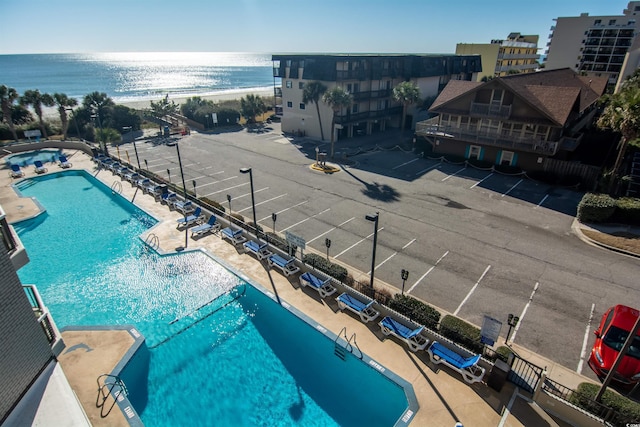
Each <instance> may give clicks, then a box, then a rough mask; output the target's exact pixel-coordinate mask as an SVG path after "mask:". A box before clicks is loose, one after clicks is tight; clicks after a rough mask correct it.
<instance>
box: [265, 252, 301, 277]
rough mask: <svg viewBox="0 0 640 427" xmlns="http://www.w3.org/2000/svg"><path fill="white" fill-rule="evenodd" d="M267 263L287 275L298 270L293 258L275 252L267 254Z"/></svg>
mask: <svg viewBox="0 0 640 427" xmlns="http://www.w3.org/2000/svg"><path fill="white" fill-rule="evenodd" d="M269 265H270V266H271V267H278V268H279V269H280V271H282V273H283V274H284V275H285V276H287V277H288V276H290V275H292V274H296V273H297V272H298V271H300V267H298V266H297V265H296V263H295V259H294V258H290V259H287V258H284V257H281V256H280V255H277V254H273V255H271V256H269Z"/></svg>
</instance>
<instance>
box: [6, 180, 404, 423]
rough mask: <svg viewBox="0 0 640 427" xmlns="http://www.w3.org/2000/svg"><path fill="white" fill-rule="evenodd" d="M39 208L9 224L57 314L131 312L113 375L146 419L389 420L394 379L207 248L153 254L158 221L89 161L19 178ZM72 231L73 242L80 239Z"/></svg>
mask: <svg viewBox="0 0 640 427" xmlns="http://www.w3.org/2000/svg"><path fill="white" fill-rule="evenodd" d="M18 188H19V191H20V192H21V193H22V194H23V195H24V196H34V197H36V198H37V200H38V201H39V202H40V203H41V204H42V205H43V206H44V208H46V209H47V212H46V213H45V214H43V215H40V216H38V217H36V218H34V219H31V220H27V221H23V222H21V223H18V224H14V226H15V227H16V230H17V231H18V234H19V235H20V238H21V240H22V241H23V243H24V245H25V247H26V248H27V251H28V254H29V257H30V259H31V262H30V263H29V264H27V265H26V266H25V267H23V268H22V269H20V271H19V272H18V274H19V276H20V278H21V280H22V281H23V283H29V284H35V285H37V286H38V289H39V291H40V293H41V294H42V296H43V299H44V301H45V303H46V304H47V306H48V307H49V309H50V311H51V312H52V314H53V316H54V319H55V321H56V323H57V324H58V326H59V327H64V326H68V325H104V324H133V325H135V326H136V327H137V328H138V329H139V330H140V331H141V332H142V333H143V334H144V336H145V338H146V342H147V346H148V350H146V349H145V351H144V352H143V353H141V355H136V357H134V360H133V361H132V362H131V363H129V365H128V366H127V367H125V369H124V371H123V372H122V373H121V376H122V377H123V379H124V380H125V383H127V386H128V388H129V390H130V396H129V398H130V401H131V403H132V404H133V406H134V408H135V409H136V411H137V412H138V413H139V415H140V417H141V419H142V421H143V422H144V423H145V425H147V426H165V425H166V426H180V425H185V426H192V425H198V426H201V425H202V426H205V425H216V426H255V425H263V426H289V425H290V426H298V425H300V426H334V425H344V426H360V425H376V426H378V425H389V426H390V425H393V424H394V423H395V422H396V421H397V420H398V419H399V418H400V417H401V416H402V415H403V413H404V411H405V410H406V408H407V405H408V404H407V397H406V395H405V391H404V389H403V388H402V387H400V386H399V385H398V384H396V383H395V382H393V381H391V380H390V379H389V378H388V377H387V376H385V375H382V374H381V373H379V372H378V371H376V370H374V369H372V368H371V367H369V366H368V365H366V364H365V363H363V362H362V361H360V360H359V359H358V358H356V357H355V356H353V355H348V356H347V358H346V360H345V361H342V360H341V359H338V358H337V357H336V356H334V342H333V340H332V339H330V338H328V337H327V336H326V335H323V334H320V333H319V332H317V331H316V330H315V329H314V327H312V326H311V325H309V324H308V323H306V322H304V321H302V320H301V319H299V318H298V317H296V316H294V315H293V314H292V313H291V312H290V311H287V310H285V309H283V308H282V307H281V306H279V305H278V304H277V303H276V302H275V301H274V300H273V299H272V298H270V297H268V296H267V295H265V294H263V293H262V291H260V290H258V289H256V288H254V287H253V286H251V285H248V284H247V283H246V282H244V281H243V280H241V279H240V278H239V277H238V276H236V275H235V274H233V273H231V272H230V271H229V270H227V269H226V268H225V267H224V266H222V265H221V264H219V263H218V262H215V261H214V260H213V259H212V258H211V257H209V256H207V255H206V254H204V253H202V252H199V251H193V252H187V253H182V254H174V255H166V256H159V255H157V254H156V253H155V252H153V251H149V250H147V249H146V247H145V245H144V244H143V242H142V241H141V240H140V239H139V238H138V237H137V236H138V235H139V234H140V233H141V232H142V231H144V230H146V229H148V228H149V227H151V226H152V225H153V224H154V223H155V220H154V219H153V218H151V217H149V216H148V215H146V214H145V213H144V212H142V211H140V210H139V209H137V208H136V207H135V206H133V205H131V204H130V203H128V201H126V200H124V199H123V198H121V197H120V196H118V195H113V194H112V193H111V191H110V190H109V189H108V188H107V187H106V186H105V185H103V184H102V183H100V182H99V181H98V180H96V179H95V178H93V177H92V176H91V175H89V174H88V173H86V172H80V171H66V172H60V173H56V174H52V175H48V176H41V177H38V178H35V179H33V180H27V181H23V182H21V183H19V184H18ZM78 242H81V243H78Z"/></svg>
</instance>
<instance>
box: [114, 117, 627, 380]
mask: <svg viewBox="0 0 640 427" xmlns="http://www.w3.org/2000/svg"><path fill="white" fill-rule="evenodd" d="M379 142H380V141H367V140H366V139H365V138H358V139H356V140H354V141H348V142H346V143H344V142H342V141H339V142H337V143H336V151H337V152H339V153H341V154H339V156H342V153H348V154H349V155H348V157H347V161H346V163H345V165H346V166H344V167H343V168H342V169H341V170H340V171H339V172H337V173H334V174H324V173H321V172H317V171H313V170H312V169H311V168H310V165H311V164H312V163H313V162H314V160H315V156H316V147H317V148H318V150H319V151H321V152H323V151H328V150H329V144H328V143H326V142H325V143H318V142H316V141H311V140H307V139H305V138H297V139H292V138H287V137H285V136H283V135H281V134H280V133H279V132H278V129H277V128H274V129H272V130H269V129H267V130H265V131H263V132H260V133H250V132H247V131H245V130H239V131H237V132H228V133H219V134H208V135H205V134H195V133H194V134H192V135H190V136H186V137H184V138H182V139H181V140H180V142H178V147H179V150H180V154H181V159H182V165H183V170H184V178H185V183H186V186H187V189H189V190H194V188H195V191H196V194H197V195H198V197H207V198H209V199H212V200H215V201H217V202H218V203H220V204H221V205H223V206H224V207H225V208H229V202H228V199H227V195H229V196H230V197H231V210H232V211H233V212H238V213H241V214H243V215H244V216H245V217H246V218H251V216H252V209H251V189H250V182H249V177H248V175H246V174H242V173H240V172H239V169H240V168H243V167H250V168H252V176H253V184H254V195H255V205H256V218H257V221H258V223H259V224H260V225H261V226H262V227H263V228H264V229H265V230H267V231H270V230H271V229H272V228H274V226H275V230H276V231H277V232H279V233H284V232H290V233H293V234H295V235H297V236H300V237H302V238H304V239H305V241H306V245H307V249H306V251H307V252H308V251H311V250H312V251H316V252H317V253H319V254H322V255H324V256H326V255H327V248H326V246H325V241H326V239H330V240H331V247H330V248H329V252H328V255H329V258H330V259H331V260H332V261H334V262H340V263H343V264H345V265H348V266H351V267H353V269H354V271H358V272H361V273H356V277H354V278H355V279H357V280H360V281H363V282H368V281H369V278H370V274H371V263H372V252H373V251H372V249H373V235H374V223H373V222H371V221H368V220H367V219H365V216H366V215H374V214H375V213H376V212H379V217H378V218H379V221H378V229H377V247H376V258H375V264H374V270H375V271H374V275H375V280H376V282H378V281H384V282H386V283H388V284H390V285H392V286H395V287H397V288H398V290H399V291H400V290H401V288H402V284H403V281H402V278H401V271H402V270H407V271H409V277H408V279H407V280H406V282H405V289H404V292H405V293H408V294H410V295H413V296H415V297H418V298H420V299H423V300H424V301H426V302H428V303H429V304H432V305H434V306H437V307H439V308H441V309H443V310H446V311H448V312H450V313H452V314H456V315H458V316H460V317H462V318H464V319H465V320H467V321H470V322H472V323H475V324H476V325H481V323H482V319H483V316H484V315H489V316H491V317H494V318H496V319H498V320H501V321H502V322H503V323H504V325H503V328H502V332H501V335H502V336H505V335H506V333H507V325H506V320H507V316H508V315H509V314H514V315H517V316H519V317H520V319H521V321H520V323H519V324H518V325H517V326H516V327H515V328H514V330H513V331H512V334H511V338H512V341H513V342H516V343H518V344H519V345H522V346H524V347H527V348H529V349H531V350H532V351H535V352H537V353H539V354H541V355H543V356H546V357H548V358H550V359H552V360H554V361H556V362H558V363H561V364H562V365H564V366H567V367H569V368H571V369H573V370H576V371H580V372H582V373H584V374H589V375H590V369H589V368H588V367H587V366H586V357H588V351H589V350H590V348H591V344H592V343H593V338H592V337H593V334H592V331H593V329H594V327H595V324H596V322H597V320H598V319H597V318H598V317H599V316H600V314H601V313H602V312H604V311H605V310H606V309H607V308H608V307H609V306H611V305H614V304H617V303H625V304H628V305H635V306H639V305H640V304H639V301H638V299H639V298H638V295H640V294H639V293H638V284H637V280H636V279H635V278H636V276H637V274H638V262H637V260H636V259H632V258H627V257H624V256H621V255H618V254H613V253H609V252H606V251H603V250H601V249H599V248H594V247H591V246H589V245H586V244H585V243H583V242H582V241H580V240H579V239H578V238H577V237H576V236H575V235H573V233H572V232H571V224H572V222H573V217H574V215H575V211H576V206H577V203H578V202H579V201H580V199H581V197H582V194H581V193H579V192H576V191H573V190H571V189H564V188H554V187H550V186H548V185H545V184H542V183H539V182H534V181H532V180H529V179H527V178H525V177H523V176H505V175H501V174H498V173H493V172H491V171H484V170H478V169H473V168H470V167H465V166H464V165H457V164H449V163H446V162H441V161H439V160H430V159H425V158H422V157H421V156H419V155H416V154H415V153H413V152H411V151H410V150H402V149H400V148H398V147H395V148H394V144H393V143H387V144H384V145H381V144H380V143H379ZM384 147H388V148H384ZM136 148H137V150H138V155H139V158H140V163H141V166H142V168H148V170H150V171H152V172H154V173H156V174H158V175H160V176H162V177H163V178H170V180H171V181H172V182H174V183H180V185H181V182H182V181H181V177H180V168H179V164H178V163H179V162H178V157H177V150H176V147H173V146H167V145H166V144H154V143H153V142H152V141H148V142H143V141H139V142H137V144H136ZM119 149H120V155H121V157H123V158H125V159H126V156H127V154H128V155H129V158H130V160H131V161H132V163H134V164H135V162H136V160H135V154H134V150H133V146H132V145H131V144H125V145H122V146H120V148H119ZM356 153H358V154H356ZM112 154H115V153H113V150H112ZM273 213H275V214H276V216H277V219H276V222H275V224H274V223H273V220H272V214H273ZM299 255H300V253H298V256H299Z"/></svg>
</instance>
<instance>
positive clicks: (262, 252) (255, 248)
mask: <svg viewBox="0 0 640 427" xmlns="http://www.w3.org/2000/svg"><path fill="white" fill-rule="evenodd" d="M242 245H243V246H244V248H245V249H246V250H247V251H248V252H251V253H252V254H254V255H255V256H256V258H258V259H259V260H261V261H262V260H263V259H265V258H268V257H269V256H270V255H271V254H273V252H271V251H270V250H269V245H267V243H263V242H256V241H255V240H249V241H248V242H244V243H243V244H242Z"/></svg>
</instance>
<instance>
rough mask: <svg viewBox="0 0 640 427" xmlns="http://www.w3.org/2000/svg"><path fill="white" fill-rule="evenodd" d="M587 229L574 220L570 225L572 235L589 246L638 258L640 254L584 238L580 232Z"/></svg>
mask: <svg viewBox="0 0 640 427" xmlns="http://www.w3.org/2000/svg"><path fill="white" fill-rule="evenodd" d="M587 228H588V227H587V226H585V225H583V224H582V223H581V222H580V221H578V219H577V218H576V219H574V220H573V223H572V224H571V230H572V231H573V232H574V234H575V235H576V236H578V238H579V239H580V240H582V241H583V242H585V243H587V244H589V245H591V246H596V247H600V248H602V249H606V250H609V251H612V252H617V253H619V254H621V255H626V256H630V257H634V258H640V254H638V253H635V252H631V251H627V250H625V249H620V248H616V247H614V246H609V245H607V244H605V243H602V242H598V241H597V240H593V239H591V238H590V237H588V236H586V235H585V234H584V233H583V232H582V230H583V229H587ZM595 231H597V230H595ZM597 232H598V233H602V232H601V231H597ZM602 234H607V233H602Z"/></svg>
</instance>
